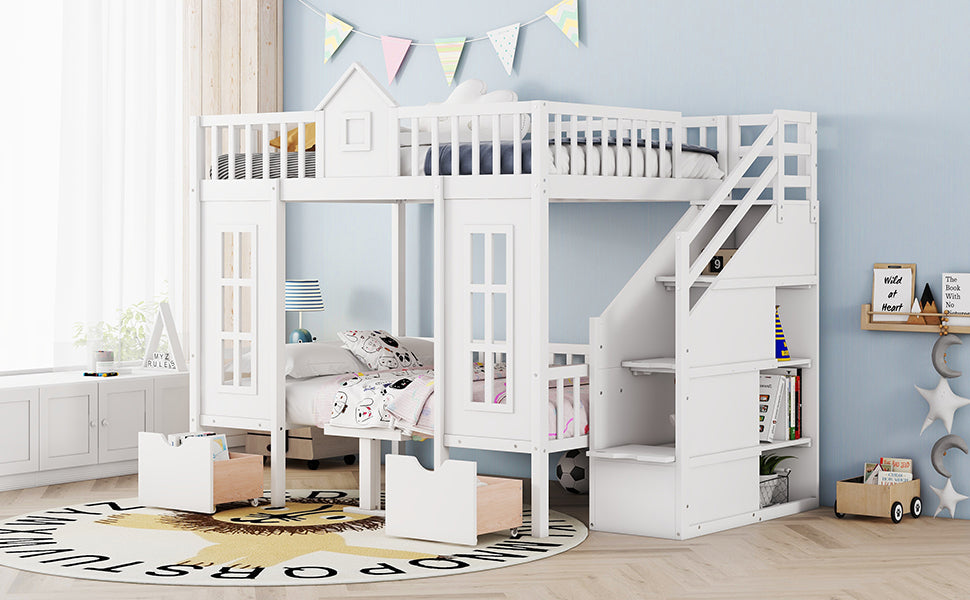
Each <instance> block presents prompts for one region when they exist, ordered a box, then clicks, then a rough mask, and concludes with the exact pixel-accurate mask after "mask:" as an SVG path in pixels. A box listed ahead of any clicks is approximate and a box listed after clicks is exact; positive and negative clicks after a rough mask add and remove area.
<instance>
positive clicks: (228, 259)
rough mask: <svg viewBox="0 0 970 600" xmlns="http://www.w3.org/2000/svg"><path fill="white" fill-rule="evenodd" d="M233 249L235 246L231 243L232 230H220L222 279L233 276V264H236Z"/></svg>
mask: <svg viewBox="0 0 970 600" xmlns="http://www.w3.org/2000/svg"><path fill="white" fill-rule="evenodd" d="M234 250H235V247H234V245H233V235H232V232H231V231H224V232H222V277H223V278H224V279H232V278H233V277H235V269H234V266H235V264H236V260H235V256H234V254H233V251H234Z"/></svg>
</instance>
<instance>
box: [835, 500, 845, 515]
mask: <svg viewBox="0 0 970 600" xmlns="http://www.w3.org/2000/svg"><path fill="white" fill-rule="evenodd" d="M832 510H834V511H835V516H836V517H838V518H840V519H844V518H845V513H840V512H839V503H838V502H836V503H835V504H834V505H833V506H832Z"/></svg>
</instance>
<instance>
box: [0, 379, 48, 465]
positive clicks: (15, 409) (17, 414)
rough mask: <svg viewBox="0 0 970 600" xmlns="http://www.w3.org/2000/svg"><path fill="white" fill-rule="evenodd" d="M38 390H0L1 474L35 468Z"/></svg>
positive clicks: (38, 461)
mask: <svg viewBox="0 0 970 600" xmlns="http://www.w3.org/2000/svg"><path fill="white" fill-rule="evenodd" d="M39 404H40V402H39V401H38V390H37V389H36V388H28V389H19V390H0V475H11V474H14V473H24V472H30V471H36V470H37V469H38V467H39V465H40V460H39V453H40V444H39V443H38V440H39V437H38V435H37V434H38V410H39Z"/></svg>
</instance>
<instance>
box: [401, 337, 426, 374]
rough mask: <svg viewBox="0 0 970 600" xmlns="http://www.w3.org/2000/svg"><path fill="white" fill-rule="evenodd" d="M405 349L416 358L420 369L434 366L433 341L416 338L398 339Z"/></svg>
mask: <svg viewBox="0 0 970 600" xmlns="http://www.w3.org/2000/svg"><path fill="white" fill-rule="evenodd" d="M398 339H399V340H400V342H401V345H403V346H404V347H405V348H407V349H408V350H410V351H411V353H412V354H414V355H415V356H417V357H418V362H419V363H421V366H422V367H428V368H431V367H433V366H434V341H432V340H426V339H424V338H417V337H400V338H398Z"/></svg>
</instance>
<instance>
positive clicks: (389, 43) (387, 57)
mask: <svg viewBox="0 0 970 600" xmlns="http://www.w3.org/2000/svg"><path fill="white" fill-rule="evenodd" d="M381 46H383V47H384V65H385V66H386V67H387V83H391V82H392V81H394V76H395V75H397V70H398V69H400V68H401V63H402V62H404V56H405V55H406V54H407V53H408V48H410V47H411V40H408V39H404V38H396V37H390V36H387V35H382V36H381Z"/></svg>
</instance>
